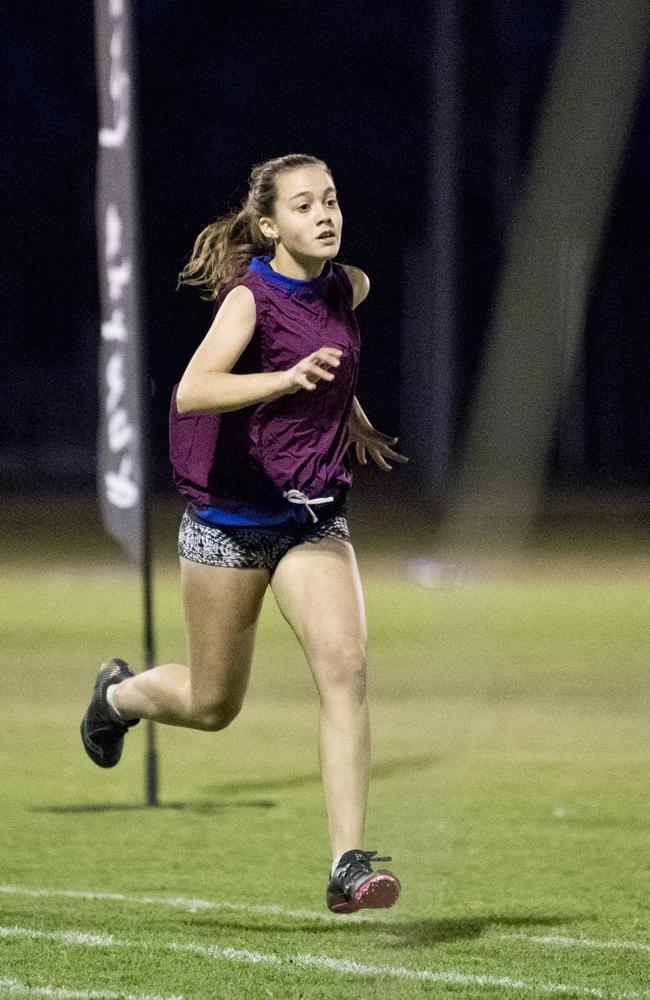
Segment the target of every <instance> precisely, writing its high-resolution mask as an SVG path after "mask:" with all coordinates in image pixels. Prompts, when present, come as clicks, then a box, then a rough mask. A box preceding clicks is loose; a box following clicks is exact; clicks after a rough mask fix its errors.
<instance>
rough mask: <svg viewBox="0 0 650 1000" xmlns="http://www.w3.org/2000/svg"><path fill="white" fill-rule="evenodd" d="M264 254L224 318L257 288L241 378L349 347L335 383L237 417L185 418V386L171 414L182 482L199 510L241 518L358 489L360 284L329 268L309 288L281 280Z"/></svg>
mask: <svg viewBox="0 0 650 1000" xmlns="http://www.w3.org/2000/svg"><path fill="white" fill-rule="evenodd" d="M269 260H270V257H255V258H253V260H252V261H251V264H250V266H249V268H248V270H247V271H245V272H244V273H243V274H241V275H239V276H238V277H236V278H234V279H232V280H231V281H230V282H228V284H227V285H225V286H224V287H223V288H222V289H221V291H220V293H219V296H218V298H217V300H216V308H215V314H216V312H217V310H218V309H219V307H220V305H221V303H222V302H223V300H224V298H225V297H226V295H227V294H228V292H229V291H230V290H231V289H232V288H234V287H235V286H236V285H245V286H246V287H247V288H250V290H251V292H252V293H253V296H254V298H255V305H256V308H257V322H256V326H255V331H254V333H253V336H252V338H251V341H250V343H249V345H248V346H247V348H246V350H245V351H244V353H243V354H242V356H241V357H240V358H239V360H238V362H237V364H236V365H235V367H234V368H233V369H232V371H233V374H247V373H252V372H268V371H282V370H286V369H288V368H291V367H293V365H295V364H296V363H297V362H298V361H299V360H300V359H301V358H304V357H306V356H307V355H308V354H311V353H312V351H315V350H317V348H319V347H323V346H327V347H338V348H340V349H341V351H342V352H343V353H342V356H341V364H340V367H339V368H337V369H336V378H335V379H334V381H333V382H325V381H321V382H319V384H318V387H317V388H316V389H315V390H314V392H306V391H305V390H299V391H298V392H296V393H294V394H293V395H289V396H282V397H280V399H276V400H274V401H272V402H266V403H258V404H256V405H254V406H247V407H245V408H244V409H241V410H234V411H232V412H230V413H182V414H179V412H178V410H177V408H176V386H175V387H174V391H173V394H172V402H171V409H170V415H169V445H170V458H171V463H172V469H173V475H174V483H175V485H176V488H177V489H178V491H179V492H180V493H181V494H182V495H183V496H185V497H187V498H188V500H190V501H191V502H192V503H193V504H195V505H196V506H198V507H208V506H217V507H220V508H222V509H224V510H232V511H237V509H238V508H240V507H243V506H245V505H250V504H256V505H262V506H264V507H266V508H267V509H269V510H273V511H278V510H282V509H284V508H286V509H288V508H289V507H290V504H289V503H288V501H287V500H286V499H285V498H284V494H285V493H287V492H288V491H290V490H299V491H300V492H301V493H303V494H304V495H305V496H306V497H308V498H318V497H323V496H325V495H327V496H334V497H337V498H339V497H341V496H345V494H346V492H347V490H348V488H349V487H350V484H351V482H352V468H351V462H350V458H349V454H348V445H349V437H348V421H349V418H350V411H351V408H352V400H353V397H354V393H355V389H356V381H357V373H358V367H359V348H360V343H359V327H358V326H357V321H356V318H355V315H354V312H353V309H352V286H351V284H350V280H349V278H348V276H347V274H346V273H345V270H344V268H343V267H342V266H341V265H340V264H335V263H333V262H332V261H328V262H327V263H326V264H325V267H324V268H323V272H322V274H320V275H319V277H317V278H313V279H312V280H309V281H300V280H298V279H295V278H289V277H286V276H285V275H283V274H278V273H277V272H276V271H274V270H273V269H272V268H271V267H270V266H269V263H268V262H269Z"/></svg>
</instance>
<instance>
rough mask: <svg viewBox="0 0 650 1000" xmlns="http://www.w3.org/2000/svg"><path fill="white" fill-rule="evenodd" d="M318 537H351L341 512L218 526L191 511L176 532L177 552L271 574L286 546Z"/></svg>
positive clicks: (214, 563)
mask: <svg viewBox="0 0 650 1000" xmlns="http://www.w3.org/2000/svg"><path fill="white" fill-rule="evenodd" d="M321 538H341V539H343V541H346V542H349V541H350V530H349V528H348V522H347V520H346V518H345V516H344V514H334V515H332V516H331V517H328V518H326V519H324V520H322V521H318V523H317V524H313V523H311V522H309V523H308V524H296V525H295V526H291V527H285V526H283V527H282V528H276V529H275V530H271V529H267V530H265V529H264V528H232V527H230V526H228V527H223V528H219V527H217V525H215V524H205V523H203V522H202V521H199V520H198V519H197V518H196V517H195V516H193V515H192V514H191V513H190V510H189V508H188V509H187V510H186V511H185V513H184V514H183V517H182V520H181V527H180V532H179V535H178V554H179V555H180V556H182V557H183V559H189V560H190V562H196V563H203V565H204V566H228V567H230V568H232V569H266V570H268V571H269V573H270V574H273V572H274V570H275V569H276V567H277V565H278V563H279V562H280V560H281V559H282V557H283V556H284V555H286V554H287V552H288V551H289V549H292V548H294V547H295V546H296V545H302V543H303V542H318V541H320V539H321Z"/></svg>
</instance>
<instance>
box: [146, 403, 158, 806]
mask: <svg viewBox="0 0 650 1000" xmlns="http://www.w3.org/2000/svg"><path fill="white" fill-rule="evenodd" d="M147 399H148V394H146V395H145V397H144V400H143V403H144V405H146V401H147ZM143 408H144V406H143ZM147 487H149V475H148V469H147ZM144 505H145V511H144V544H143V546H142V549H143V558H142V584H143V587H142V596H143V604H144V665H145V669H146V670H150V669H151V668H152V667H153V666H154V665H155V662H156V646H155V639H154V624H153V587H152V573H151V508H150V497H149V489H147V494H146V496H145V500H144ZM145 797H146V801H147V805H148V806H151V807H155V806H157V805H159V802H158V750H157V748H156V725H155V723H154V722H151V720H150V719H148V720H147V749H146V752H145Z"/></svg>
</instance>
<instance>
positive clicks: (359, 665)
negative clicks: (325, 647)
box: [314, 649, 368, 703]
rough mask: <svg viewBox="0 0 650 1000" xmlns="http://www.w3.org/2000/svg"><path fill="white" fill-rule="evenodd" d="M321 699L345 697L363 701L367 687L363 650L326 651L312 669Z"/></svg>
mask: <svg viewBox="0 0 650 1000" xmlns="http://www.w3.org/2000/svg"><path fill="white" fill-rule="evenodd" d="M314 673H315V676H316V681H317V684H318V688H319V691H320V696H321V699H324V700H327V699H328V698H339V697H347V698H352V699H353V700H354V701H356V702H359V703H361V702H363V701H364V700H365V698H366V693H367V688H368V672H367V667H366V657H365V651H364V650H350V649H346V650H339V651H338V652H328V654H327V657H326V658H322V659H321V660H320V662H319V663H318V664H316V665H315V670H314Z"/></svg>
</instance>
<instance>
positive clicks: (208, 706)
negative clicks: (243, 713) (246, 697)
mask: <svg viewBox="0 0 650 1000" xmlns="http://www.w3.org/2000/svg"><path fill="white" fill-rule="evenodd" d="M240 709H241V702H234V701H207V702H203V703H199V704H196V705H194V712H193V717H194V725H195V728H196V729H202V730H203V731H204V732H207V733H217V732H219V730H220V729H226V728H227V727H228V726H229V725H230V723H231V722H233V721H234V720H235V719H236V718H237V716H238V715H239V712H240Z"/></svg>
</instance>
